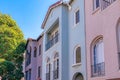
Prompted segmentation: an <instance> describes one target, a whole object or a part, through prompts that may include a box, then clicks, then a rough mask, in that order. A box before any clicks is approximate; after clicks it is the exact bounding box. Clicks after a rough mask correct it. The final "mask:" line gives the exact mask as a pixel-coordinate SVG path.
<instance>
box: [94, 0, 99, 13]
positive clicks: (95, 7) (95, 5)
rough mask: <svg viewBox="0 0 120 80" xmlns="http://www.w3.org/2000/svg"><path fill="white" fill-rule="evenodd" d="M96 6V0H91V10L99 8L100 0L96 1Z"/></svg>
mask: <svg viewBox="0 0 120 80" xmlns="http://www.w3.org/2000/svg"><path fill="white" fill-rule="evenodd" d="M98 2H99V3H98V6H97V0H93V11H95V10H97V9H99V7H100V0H99V1H98Z"/></svg>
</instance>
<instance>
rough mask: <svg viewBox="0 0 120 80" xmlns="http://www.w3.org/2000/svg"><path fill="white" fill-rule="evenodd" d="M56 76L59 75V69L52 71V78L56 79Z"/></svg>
mask: <svg viewBox="0 0 120 80" xmlns="http://www.w3.org/2000/svg"><path fill="white" fill-rule="evenodd" d="M58 77H59V70H58V69H56V70H54V71H53V79H58Z"/></svg>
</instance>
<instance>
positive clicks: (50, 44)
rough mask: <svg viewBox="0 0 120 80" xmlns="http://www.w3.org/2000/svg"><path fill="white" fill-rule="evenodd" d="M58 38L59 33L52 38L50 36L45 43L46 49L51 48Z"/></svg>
mask: <svg viewBox="0 0 120 80" xmlns="http://www.w3.org/2000/svg"><path fill="white" fill-rule="evenodd" d="M58 40H59V34H57V35H56V36H55V37H54V38H52V39H51V40H49V41H48V42H47V44H46V50H48V49H49V48H51V47H52V46H53V45H54V44H56V43H57V42H58Z"/></svg>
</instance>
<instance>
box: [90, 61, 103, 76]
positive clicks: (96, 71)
mask: <svg viewBox="0 0 120 80" xmlns="http://www.w3.org/2000/svg"><path fill="white" fill-rule="evenodd" d="M91 74H92V77H97V76H104V75H105V63H104V62H102V63H98V64H96V65H92V66H91Z"/></svg>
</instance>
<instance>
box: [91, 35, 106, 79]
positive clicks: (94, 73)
mask: <svg viewBox="0 0 120 80" xmlns="http://www.w3.org/2000/svg"><path fill="white" fill-rule="evenodd" d="M102 44H103V53H101V54H102V55H101V56H99V55H100V53H99V52H98V53H94V52H95V51H97V50H98V51H99V50H100V51H101V47H102ZM97 48H98V49H97ZM90 50H91V55H90V61H91V77H100V76H105V52H104V41H103V36H102V35H100V36H98V37H96V38H95V39H94V40H93V41H92V44H91V47H90ZM94 54H96V57H97V58H96V59H97V60H96V63H95V61H94V60H95V58H94ZM98 56H99V57H98ZM99 73H100V74H99Z"/></svg>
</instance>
